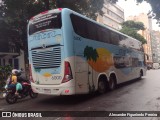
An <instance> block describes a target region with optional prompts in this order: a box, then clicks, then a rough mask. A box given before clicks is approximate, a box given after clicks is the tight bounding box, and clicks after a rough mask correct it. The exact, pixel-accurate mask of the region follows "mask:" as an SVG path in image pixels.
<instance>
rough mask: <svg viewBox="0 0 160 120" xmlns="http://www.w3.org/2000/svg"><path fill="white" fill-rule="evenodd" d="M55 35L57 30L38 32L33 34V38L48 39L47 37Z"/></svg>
mask: <svg viewBox="0 0 160 120" xmlns="http://www.w3.org/2000/svg"><path fill="white" fill-rule="evenodd" d="M54 36H55V32H54V31H53V32H48V33H38V34H36V35H34V36H33V39H32V40H42V39H46V38H51V37H54Z"/></svg>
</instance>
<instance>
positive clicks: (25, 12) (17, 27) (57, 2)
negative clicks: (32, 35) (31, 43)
mask: <svg viewBox="0 0 160 120" xmlns="http://www.w3.org/2000/svg"><path fill="white" fill-rule="evenodd" d="M1 1H2V2H1V3H0V18H2V19H3V21H4V22H5V24H6V26H7V27H6V28H7V30H9V31H10V32H6V30H5V31H4V29H3V28H1V27H0V33H2V32H4V33H7V35H6V36H7V37H10V38H11V39H14V41H13V42H15V40H16V45H17V47H18V48H20V49H23V50H24V51H25V54H26V55H25V56H26V59H27V55H28V53H27V51H28V48H27V24H28V21H29V19H30V18H31V17H32V16H34V15H36V14H38V13H40V12H43V11H46V10H49V9H53V8H60V7H62V8H63V7H67V8H70V9H72V10H74V11H77V12H79V13H81V14H83V15H85V16H88V17H90V18H92V19H96V16H97V14H96V13H98V12H100V11H101V8H102V6H103V2H104V1H103V0H98V1H97V0H80V1H79V0H78V1H77V0H1ZM0 26H1V25H0ZM14 33H16V35H15V34H14ZM2 35H4V34H2ZM12 35H14V38H13V36H12Z"/></svg>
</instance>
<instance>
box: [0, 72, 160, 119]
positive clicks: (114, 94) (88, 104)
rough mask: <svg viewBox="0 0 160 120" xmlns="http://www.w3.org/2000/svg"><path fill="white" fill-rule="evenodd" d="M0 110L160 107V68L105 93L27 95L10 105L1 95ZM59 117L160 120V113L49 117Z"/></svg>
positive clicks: (105, 109)
mask: <svg viewBox="0 0 160 120" xmlns="http://www.w3.org/2000/svg"><path fill="white" fill-rule="evenodd" d="M0 111H160V70H149V71H147V75H146V76H145V77H143V79H142V80H134V81H131V82H128V83H125V84H121V85H119V86H118V88H117V89H115V90H114V91H111V92H107V93H106V94H103V95H79V96H60V97H55V96H46V95H39V96H38V98H36V99H31V98H29V97H28V98H25V99H22V100H18V101H17V103H16V104H13V105H8V103H6V101H5V100H4V99H0ZM46 119H52V120H53V119H55V120H61V119H64V120H73V119H76V120H77V119H78V120H79V119H83V120H84V119H86V120H88V119H89V120H92V119H95V120H97V119H104V120H130V119H132V120H160V118H158V117H141V118H139V117H130V118H129V117H125V118H123V117H110V118H107V117H103V118H100V117H94V118H91V117H87V118H70V117H67V118H62V117H54V118H51V117H50V118H46Z"/></svg>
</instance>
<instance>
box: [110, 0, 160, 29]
mask: <svg viewBox="0 0 160 120" xmlns="http://www.w3.org/2000/svg"><path fill="white" fill-rule="evenodd" d="M108 1H110V2H111V3H116V2H117V1H118V0H108ZM125 1H127V0H125ZM136 1H137V4H139V3H142V2H143V1H146V2H148V3H149V4H150V5H151V7H152V11H150V12H149V13H148V16H149V17H151V18H154V19H156V20H157V24H159V26H160V2H159V0H136Z"/></svg>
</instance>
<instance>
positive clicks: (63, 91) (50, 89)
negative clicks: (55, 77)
mask: <svg viewBox="0 0 160 120" xmlns="http://www.w3.org/2000/svg"><path fill="white" fill-rule="evenodd" d="M31 86H32V90H33V91H34V92H35V93H39V94H45V95H55V96H60V95H74V94H75V87H74V86H72V87H64V85H63V84H61V85H37V84H35V83H31Z"/></svg>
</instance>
